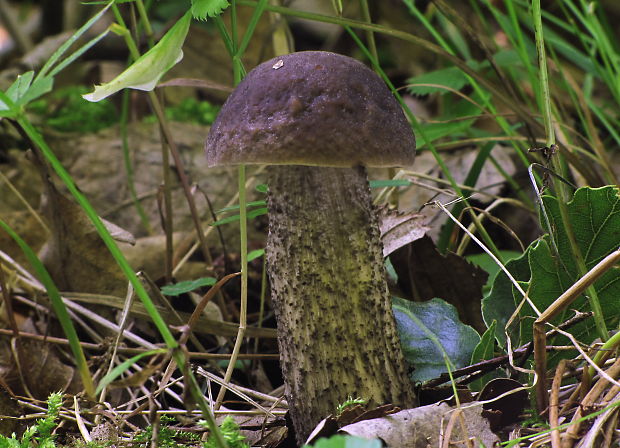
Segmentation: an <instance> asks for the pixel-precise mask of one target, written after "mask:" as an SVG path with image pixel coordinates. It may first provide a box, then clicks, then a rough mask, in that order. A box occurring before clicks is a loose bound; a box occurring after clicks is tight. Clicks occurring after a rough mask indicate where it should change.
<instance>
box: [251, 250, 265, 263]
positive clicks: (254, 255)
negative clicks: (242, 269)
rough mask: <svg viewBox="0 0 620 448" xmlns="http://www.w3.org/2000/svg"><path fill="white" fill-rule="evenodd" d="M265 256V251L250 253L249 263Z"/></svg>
mask: <svg viewBox="0 0 620 448" xmlns="http://www.w3.org/2000/svg"><path fill="white" fill-rule="evenodd" d="M263 255H265V249H255V250H253V251H251V252H249V253H248V262H250V261H252V260H256V259H257V258H259V257H262V256H263Z"/></svg>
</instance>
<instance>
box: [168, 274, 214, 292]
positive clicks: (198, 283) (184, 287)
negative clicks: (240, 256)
mask: <svg viewBox="0 0 620 448" xmlns="http://www.w3.org/2000/svg"><path fill="white" fill-rule="evenodd" d="M216 282H217V280H216V279H214V278H213V277H201V278H198V279H196V280H186V281H183V282H179V283H175V284H174V285H166V286H163V287H162V288H161V293H162V294H164V295H166V296H179V295H181V294H185V293H186V292H190V291H193V290H195V289H198V288H200V287H202V286H213V285H215V283H216Z"/></svg>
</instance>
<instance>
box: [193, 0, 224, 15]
mask: <svg viewBox="0 0 620 448" xmlns="http://www.w3.org/2000/svg"><path fill="white" fill-rule="evenodd" d="M229 5H230V3H228V0H192V9H191V13H192V16H194V18H195V19H197V20H207V17H215V16H217V15H218V14H221V13H222V11H224V10H225V9H226V8H228V6H229Z"/></svg>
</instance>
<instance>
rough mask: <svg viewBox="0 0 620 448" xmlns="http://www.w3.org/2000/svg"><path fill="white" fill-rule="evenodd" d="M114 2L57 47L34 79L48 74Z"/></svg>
mask: <svg viewBox="0 0 620 448" xmlns="http://www.w3.org/2000/svg"><path fill="white" fill-rule="evenodd" d="M113 3H114V1H113V0H112V1H111V2H110V3H108V5H107V6H106V7H105V8H103V9H102V10H101V11H99V12H98V13H97V14H95V15H94V16H93V17H91V18H90V19H89V20H88V21H87V22H86V23H85V24H84V25H82V26H81V27H80V28H79V29H78V30H77V31H76V32H75V33H73V35H72V36H71V37H70V38H69V39H67V40H66V41H65V42H64V43H63V44H62V45H61V46H60V47H58V49H57V50H56V51H55V52H54V53H53V54H52V56H50V58H49V59H48V60H47V62H46V63H45V64H44V65H43V67H42V68H41V71H39V73H38V74H37V77H36V78H35V79H40V78H44V77H46V76H47V75H48V72H49V71H50V70H51V69H52V67H53V65H54V64H55V63H56V62H58V60H59V59H60V58H61V57H62V55H63V54H65V52H66V51H67V50H68V49H69V47H71V45H73V44H74V43H75V41H77V40H78V39H79V38H80V37H82V35H83V34H84V33H85V32H86V31H88V29H89V28H90V27H91V26H93V25H94V24H95V22H97V21H98V20H99V19H100V18H101V17H102V16H103V15H104V14H105V12H106V11H107V10H108V8H109V7H110V6H111V5H112V4H113Z"/></svg>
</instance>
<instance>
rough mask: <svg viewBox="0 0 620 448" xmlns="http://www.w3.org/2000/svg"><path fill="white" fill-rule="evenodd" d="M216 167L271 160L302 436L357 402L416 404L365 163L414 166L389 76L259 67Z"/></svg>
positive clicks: (309, 58)
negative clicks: (339, 409)
mask: <svg viewBox="0 0 620 448" xmlns="http://www.w3.org/2000/svg"><path fill="white" fill-rule="evenodd" d="M206 151H207V162H208V164H209V166H215V165H230V164H269V165H274V166H271V167H269V168H268V186H269V196H268V208H269V236H268V240H267V248H266V253H267V264H268V273H269V280H270V284H271V298H272V302H273V307H274V310H275V314H276V319H277V326H278V345H279V350H280V362H281V367H282V372H283V376H284V381H285V395H286V399H287V401H288V405H289V408H290V416H291V419H292V421H293V425H294V429H295V432H296V437H297V440H298V441H299V442H300V443H301V442H303V441H304V440H305V438H306V437H307V436H308V434H309V433H310V432H311V430H312V429H313V428H314V426H315V425H316V424H317V423H318V422H319V421H320V420H321V419H322V418H324V417H326V416H327V415H329V414H331V413H334V412H335V410H336V407H337V406H338V404H340V403H343V402H344V401H345V400H347V398H348V397H361V398H364V399H368V400H369V402H370V404H374V405H379V404H384V403H392V404H395V405H397V406H412V405H414V402H415V395H414V393H413V390H412V385H411V383H410V380H409V378H408V375H407V366H406V363H405V359H404V357H403V354H402V351H401V347H400V340H399V337H398V333H397V331H396V325H395V321H394V316H393V314H392V307H391V301H390V295H389V292H388V287H387V283H386V278H385V268H384V263H383V255H382V245H381V240H380V234H379V229H378V223H377V217H376V214H375V209H374V208H373V205H372V201H371V196H370V189H369V185H368V179H367V175H366V170H365V167H394V166H407V165H411V164H412V163H413V159H414V155H415V138H414V136H413V133H412V131H411V127H410V125H409V123H408V122H407V119H406V118H405V116H404V114H403V111H402V109H401V107H400V105H399V104H398V102H397V101H396V99H395V98H394V97H393V95H392V94H391V92H390V90H389V89H388V88H387V87H386V85H385V84H384V83H383V81H382V80H381V79H380V78H379V77H378V76H377V75H376V74H375V73H374V72H373V71H372V70H370V69H369V68H368V67H366V66H365V65H364V64H362V63H361V62H359V61H357V60H355V59H352V58H350V57H346V56H342V55H338V54H335V53H328V52H322V51H304V52H298V53H292V54H289V55H285V56H280V57H277V58H275V59H272V60H270V61H267V62H264V63H262V64H260V65H259V66H257V67H256V68H254V69H253V70H252V71H251V72H250V73H248V75H247V76H246V77H245V79H243V81H242V82H241V83H240V84H239V85H238V87H237V88H236V89H235V90H234V91H233V93H232V94H231V95H230V96H229V98H228V99H227V101H226V103H225V104H224V106H223V107H222V110H221V111H220V113H219V115H218V117H217V119H216V121H215V123H214V124H213V126H212V127H211V130H210V132H209V135H208V137H207V142H206Z"/></svg>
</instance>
